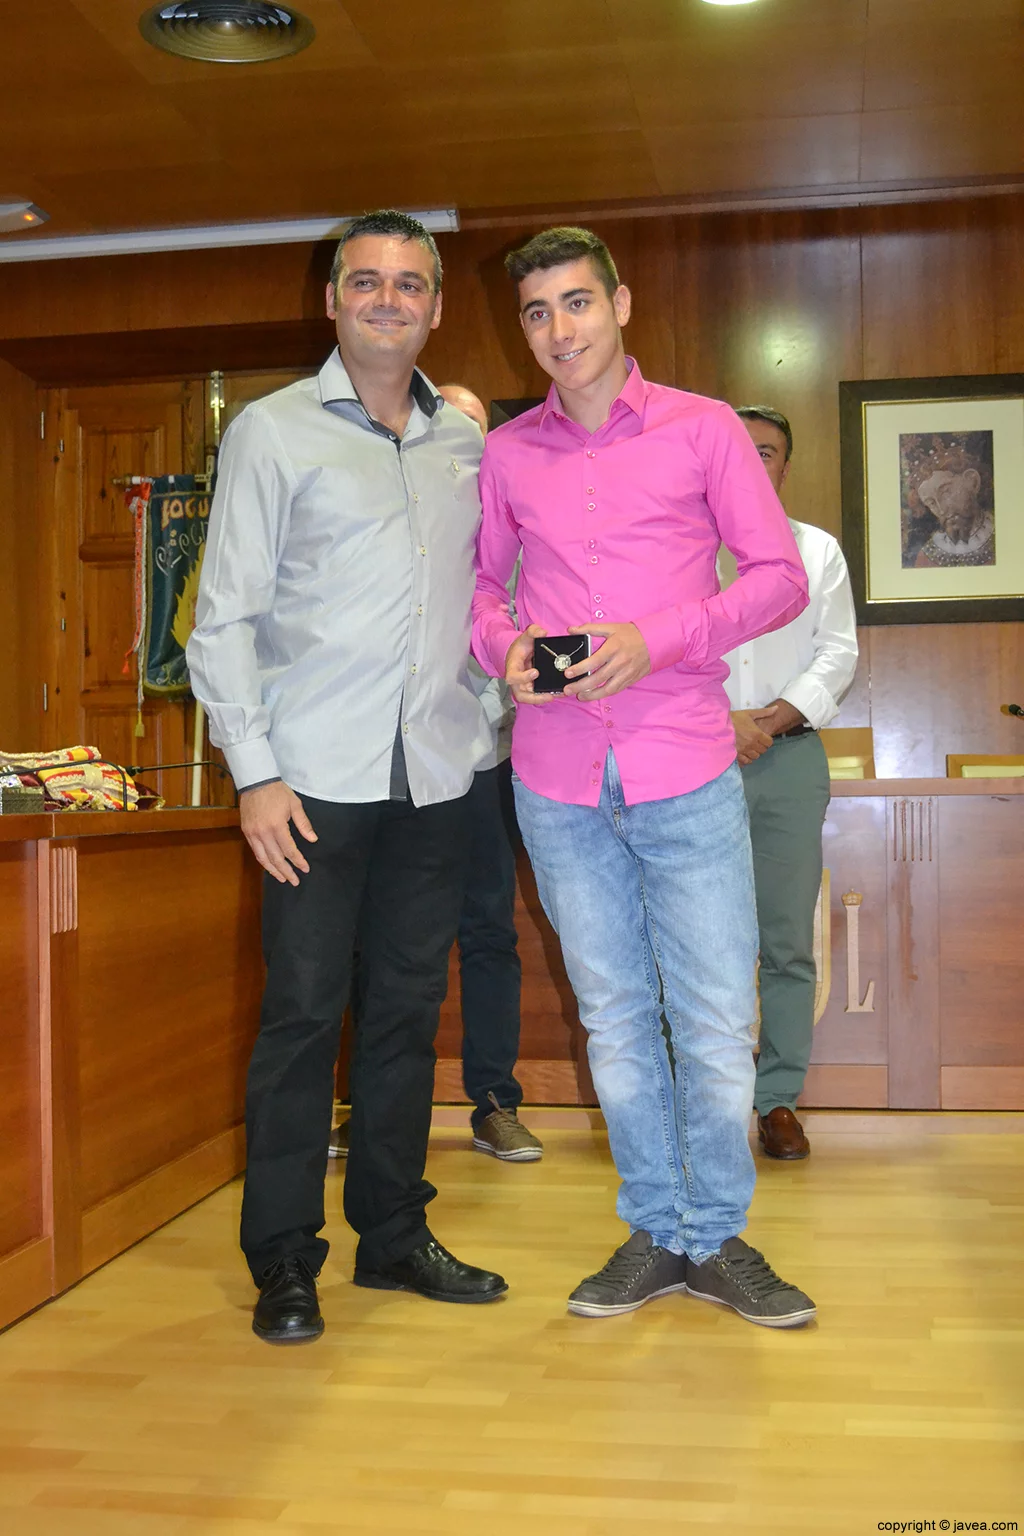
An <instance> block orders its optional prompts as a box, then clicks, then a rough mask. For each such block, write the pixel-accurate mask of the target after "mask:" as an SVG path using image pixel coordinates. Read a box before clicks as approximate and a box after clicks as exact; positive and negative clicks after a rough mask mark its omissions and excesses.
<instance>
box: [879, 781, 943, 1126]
mask: <svg viewBox="0 0 1024 1536" xmlns="http://www.w3.org/2000/svg"><path fill="white" fill-rule="evenodd" d="M886 805H887V815H888V827H887V830H886V843H887V855H888V860H889V896H888V908H889V922H888V937H889V944H888V951H889V1107H890V1109H938V1108H939V1106H940V1103H941V1087H940V1079H939V1070H940V1066H941V1037H940V1032H939V857H940V849H941V839H940V836H939V832H940V827H939V811H938V800H937V798H936V797H935V796H913V797H909V796H908V797H907V798H905V799H904V798H900V799H897V798H893V799H891V800H888V801H887V802H886Z"/></svg>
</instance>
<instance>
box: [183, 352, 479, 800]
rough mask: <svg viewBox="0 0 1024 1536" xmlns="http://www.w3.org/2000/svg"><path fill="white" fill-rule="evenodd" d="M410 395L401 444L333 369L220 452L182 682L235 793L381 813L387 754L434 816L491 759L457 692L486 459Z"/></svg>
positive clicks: (424, 401)
mask: <svg viewBox="0 0 1024 1536" xmlns="http://www.w3.org/2000/svg"><path fill="white" fill-rule="evenodd" d="M412 393H413V400H414V404H413V409H412V413H411V415H410V417H409V422H408V425H407V426H406V429H405V432H404V433H403V435H402V437H401V439H399V438H398V437H397V436H396V434H395V433H393V432H391V431H390V430H389V429H388V428H386V427H384V426H382V425H381V424H380V423H379V422H375V421H373V420H372V419H371V418H370V417H369V416H368V415H367V413H366V411H365V410H364V408H363V406H362V404H361V402H360V400H359V398H358V395H357V394H356V391H355V389H354V388H353V386H352V383H351V381H350V379H349V377H348V374H347V373H346V371H345V368H344V366H343V365H342V362H341V358H340V356H339V354H338V352H337V351H335V352H333V353H332V354H331V356H330V357H329V358H328V360H327V362H326V363H325V364H324V366H323V368H322V369H321V370H320V373H319V375H318V377H316V378H313V379H303V380H300V382H299V383H297V384H292V385H289V387H288V388H287V389H282V390H279V391H277V393H275V394H272V395H268V396H267V397H266V398H265V399H263V400H257V401H255V402H253V403H252V404H251V405H248V406H246V408H245V410H244V411H243V412H242V413H241V415H240V416H239V417H238V418H237V420H236V421H234V422H233V423H232V425H231V426H230V428H229V429H228V431H227V432H226V433H225V436H224V443H223V447H222V449H221V454H220V461H219V465H218V477H217V490H216V494H215V496H214V501H213V507H212V510H211V515H210V527H209V534H208V537H207V544H206V555H205V559H204V561H203V572H202V578H201V581H200V589H199V600H198V603H197V605H196V627H195V630H194V632H193V634H192V637H191V639H190V640H189V643H188V664H189V668H190V670H191V673H192V687H193V691H194V693H195V696H196V698H197V699H198V700H199V701H200V703H201V704H202V705H203V708H204V709H205V710H206V712H207V714H208V715H209V718H210V740H211V741H212V742H213V743H214V745H215V746H219V747H222V748H223V750H224V753H225V756H226V757H227V760H228V766H229V767H230V769H231V772H232V774H233V776H234V779H235V783H236V784H237V786H238V787H239V789H244V788H245V786H246V785H251V784H258V783H261V782H263V781H265V780H267V779H272V778H278V777H279V778H282V779H283V780H284V781H285V783H287V784H289V785H291V787H292V788H293V789H295V790H297V791H299V792H300V793H303V794H307V795H310V796H312V797H313V798H315V799H318V800H332V801H337V802H342V803H345V802H348V803H359V802H369V801H380V800H387V799H388V798H389V793H390V790H391V772H392V762H393V760H395V752H396V740H400V742H401V748H402V751H403V752H404V757H405V771H406V775H407V778H408V786H409V793H410V795H411V798H412V801H413V803H414V804H415V805H418V806H419V805H433V804H437V803H439V802H441V801H445V800H453V799H456V798H458V797H459V796H461V795H463V794H465V793H466V791H467V790H468V788H469V786H470V783H471V782H472V778H473V773H474V771H475V769H476V767H477V765H478V763H479V762H480V761H481V759H482V758H483V757H484V756H485V755H486V753H487V751H488V749H489V747H490V746H491V739H492V738H491V731H490V729H489V727H488V725H487V721H486V719H485V716H484V712H483V709H482V707H481V704H480V701H479V699H478V698H477V696H476V693H475V692H474V690H473V688H472V687H471V685H470V681H469V675H468V665H469V635H470V602H471V599H472V595H473V548H474V543H475V538H476V531H477V525H478V523H479V521H480V500H479V495H478V492H477V471H478V469H479V465H480V455H481V452H482V448H483V440H482V437H481V434H480V430H479V428H478V427H476V426H475V425H474V423H473V422H471V421H470V420H469V419H468V418H467V417H466V416H464V415H463V414H462V412H461V411H458V410H456V409H455V408H454V407H453V406H448V405H445V404H444V403H443V402H442V401H441V399H440V397H439V396H438V395H437V392H436V390H435V389H434V386H433V385H432V384H431V383H430V382H429V381H428V380H427V379H426V378H425V377H424V376H423V375H422V374H421V373H419V372H418V371H417V372H416V373H415V374H414V375H413V390H412ZM398 761H399V762H400V761H401V758H400V756H399V758H398Z"/></svg>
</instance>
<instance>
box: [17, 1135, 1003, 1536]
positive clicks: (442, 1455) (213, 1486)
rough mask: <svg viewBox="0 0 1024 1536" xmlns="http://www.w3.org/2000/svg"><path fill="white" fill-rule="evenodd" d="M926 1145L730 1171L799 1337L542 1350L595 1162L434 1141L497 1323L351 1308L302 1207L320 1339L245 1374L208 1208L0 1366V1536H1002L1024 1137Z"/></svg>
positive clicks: (568, 1330)
mask: <svg viewBox="0 0 1024 1536" xmlns="http://www.w3.org/2000/svg"><path fill="white" fill-rule="evenodd" d="M1009 1118H1010V1117H1006V1119H1004V1120H1003V1121H996V1120H994V1119H992V1117H987V1118H985V1119H984V1120H981V1121H980V1122H976V1123H975V1124H974V1125H973V1126H972V1130H981V1131H983V1132H986V1131H993V1130H995V1131H1005V1130H1006V1129H1008V1128H1010V1127H1009V1126H1008V1124H1007V1122H1008V1121H1009ZM934 1123H936V1122H933V1121H932V1120H930V1119H928V1118H925V1119H922V1120H920V1121H915V1119H914V1118H913V1117H887V1116H884V1115H879V1116H866V1115H862V1114H858V1115H856V1116H853V1117H850V1118H848V1119H845V1120H844V1119H843V1117H841V1116H827V1117H825V1116H823V1117H821V1118H820V1121H819V1122H818V1124H817V1126H816V1125H815V1118H814V1117H811V1118H810V1128H811V1131H812V1135H813V1136H814V1154H813V1156H812V1157H811V1159H810V1161H809V1162H807V1163H804V1164H796V1165H785V1164H770V1163H769V1164H766V1163H764V1162H763V1161H761V1162H760V1163H759V1167H760V1169H761V1177H760V1181H759V1186H758V1194H757V1201H756V1204H755V1207H754V1213H753V1220H752V1223H751V1228H750V1230H749V1232H748V1237H749V1238H750V1239H751V1240H752V1241H754V1242H755V1243H756V1244H757V1245H758V1246H761V1247H763V1248H764V1250H765V1251H766V1252H767V1254H768V1255H769V1257H770V1258H771V1259H772V1260H773V1261H774V1262H775V1264H776V1266H777V1268H779V1269H780V1270H781V1272H782V1273H783V1274H784V1275H786V1276H789V1277H791V1278H793V1279H794V1280H796V1281H798V1282H799V1283H800V1284H801V1285H803V1286H805V1287H806V1288H807V1289H808V1290H809V1291H810V1293H811V1294H812V1295H813V1296H814V1297H815V1299H816V1300H817V1302H818V1304H819V1307H820V1321H819V1323H818V1324H817V1325H816V1326H813V1327H811V1328H809V1329H806V1330H803V1331H800V1332H795V1333H775V1332H771V1331H769V1330H767V1329H759V1328H754V1327H751V1326H750V1325H748V1324H746V1323H744V1322H742V1321H741V1320H740V1319H738V1318H736V1317H734V1316H732V1315H731V1314H727V1313H724V1312H721V1311H719V1310H717V1309H715V1308H712V1307H710V1306H708V1305H706V1304H704V1303H701V1302H697V1301H693V1300H691V1299H689V1298H687V1297H683V1296H673V1297H666V1298H665V1299H663V1300H662V1301H659V1302H654V1303H652V1304H651V1305H650V1306H648V1307H647V1308H645V1309H644V1310H643V1311H641V1312H638V1313H635V1314H634V1315H632V1316H630V1317H624V1318H618V1319H614V1320H610V1321H605V1322H597V1321H589V1320H585V1319H581V1318H572V1317H569V1316H568V1315H567V1314H566V1312H565V1309H564V1302H565V1297H566V1294H567V1292H568V1291H569V1290H570V1289H571V1288H572V1286H573V1285H574V1284H575V1283H576V1282H577V1281H578V1280H579V1279H580V1278H581V1277H582V1276H583V1275H584V1274H586V1273H588V1272H590V1271H591V1270H593V1269H594V1268H596V1267H597V1266H599V1265H600V1264H601V1263H602V1262H603V1260H604V1259H605V1258H606V1256H607V1254H608V1252H609V1250H610V1249H611V1247H612V1246H613V1245H614V1244H615V1243H617V1242H618V1241H620V1240H621V1236H622V1232H621V1229H620V1228H619V1226H618V1224H617V1222H616V1220H615V1217H614V1215H613V1197H614V1190H615V1178H614V1174H613V1171H612V1168H611V1165H610V1162H609V1160H608V1154H607V1147H606V1144H605V1143H604V1141H603V1138H602V1137H601V1135H600V1133H598V1132H594V1131H592V1130H589V1129H577V1130H548V1131H546V1132H545V1138H546V1142H547V1157H546V1158H545V1160H544V1162H543V1163H540V1164H538V1165H534V1166H522V1167H504V1166H502V1165H499V1164H497V1163H495V1162H493V1161H491V1160H489V1159H486V1158H483V1157H480V1156H478V1155H474V1154H472V1153H471V1152H470V1151H469V1150H468V1142H467V1139H466V1133H465V1132H464V1131H462V1130H455V1129H442V1130H441V1131H439V1132H436V1133H435V1140H434V1144H433V1151H432V1157H431V1170H430V1171H431V1175H432V1177H433V1178H434V1180H435V1182H436V1183H437V1184H438V1185H439V1187H440V1188H441V1190H442V1195H441V1197H440V1198H439V1199H438V1201H437V1202H436V1205H435V1207H434V1211H433V1213H432V1216H433V1221H434V1225H435V1227H436V1231H437V1233H438V1235H439V1236H440V1237H441V1238H442V1240H443V1241H444V1242H445V1243H446V1244H448V1245H449V1246H450V1247H452V1248H453V1249H454V1250H455V1251H456V1252H457V1253H458V1254H460V1255H462V1256H464V1257H466V1258H468V1259H472V1260H477V1261H480V1262H485V1263H487V1264H491V1265H494V1266H496V1267H499V1268H501V1269H502V1270H503V1271H504V1272H505V1274H506V1275H507V1276H508V1278H509V1279H510V1281H511V1283H512V1291H511V1294H510V1295H509V1297H508V1298H507V1299H506V1300H504V1301H503V1302H499V1303H498V1304H496V1305H494V1306H490V1307H481V1308H464V1307H451V1306H439V1305H437V1304H434V1303H430V1302H426V1301H422V1300H420V1299H419V1298H417V1297H411V1296H402V1295H387V1294H383V1293H379V1292H372V1291H360V1290H356V1289H355V1288H354V1287H353V1286H352V1285H351V1284H350V1283H349V1280H350V1272H351V1255H352V1251H353V1239H352V1237H351V1236H350V1234H349V1233H348V1231H347V1229H346V1228H345V1226H344V1223H343V1221H342V1218H341V1181H340V1179H339V1178H338V1177H337V1175H336V1174H333V1173H332V1175H331V1176H330V1179H329V1190H328V1196H329V1211H330V1213H331V1221H330V1230H331V1232H332V1234H333V1237H334V1240H335V1247H334V1249H333V1252H332V1255H331V1258H330V1259H329V1260H328V1266H327V1268H326V1270H325V1274H324V1282H325V1283H324V1287H323V1305H324V1312H325V1315H326V1318H327V1326H328V1332H327V1334H326V1336H325V1338H324V1339H323V1340H322V1341H320V1342H319V1343H317V1344H314V1345H311V1346H307V1347H303V1348H293V1349H277V1350H275V1349H271V1348H269V1347H268V1346H266V1345H264V1344H261V1343H259V1342H258V1341H257V1340H256V1339H255V1338H254V1337H253V1335H252V1334H251V1332H250V1331H249V1307H250V1305H251V1300H252V1292H251V1290H250V1287H249V1285H248V1280H247V1277H246V1275H245V1273H244V1271H243V1268H242V1264H241V1260H240V1259H239V1257H238V1256H237V1255H236V1252H235V1248H234V1233H235V1224H236V1216H237V1210H238V1202H239V1193H240V1191H239V1187H238V1185H237V1184H236V1185H232V1186H230V1187H229V1188H227V1189H225V1190H222V1191H220V1192H219V1193H218V1194H216V1195H214V1196H212V1197H211V1198H210V1199H209V1200H207V1201H205V1202H204V1203H203V1204H202V1205H201V1206H198V1207H196V1209H194V1210H192V1211H190V1212H188V1213H187V1214H186V1215H184V1216H183V1217H181V1218H179V1220H177V1221H176V1222H174V1223H172V1224H171V1225H170V1226H168V1227H166V1228H164V1229H163V1230H162V1231H161V1232H158V1233H157V1234H155V1235H154V1236H153V1237H151V1238H150V1239H148V1240H147V1241H146V1242H144V1243H142V1244H140V1245H139V1246H138V1247H137V1248H135V1249H134V1250H133V1251H132V1252H130V1253H128V1254H125V1255H123V1256H122V1257H121V1258H120V1259H116V1260H115V1261H114V1262H113V1263H112V1264H110V1265H108V1266H107V1267H106V1268H105V1269H104V1270H102V1271H100V1272H99V1273H98V1274H96V1275H94V1276H93V1277H92V1278H91V1279H89V1280H86V1281H85V1282H84V1283H83V1284H82V1285H80V1286H79V1287H78V1288H77V1289H76V1290H75V1291H73V1292H71V1293H70V1294H68V1295H67V1296H65V1297H64V1298H62V1299H60V1300H58V1301H57V1302H55V1303H53V1304H52V1305H51V1306H49V1307H46V1308H44V1309H43V1310H42V1311H40V1312H38V1313H36V1314H35V1315H34V1316H33V1317H31V1318H28V1319H26V1320H25V1321H24V1322H22V1323H20V1324H18V1325H17V1326H16V1327H14V1328H13V1329H11V1330H10V1331H9V1332H8V1333H6V1334H5V1335H4V1336H3V1337H0V1531H2V1532H3V1533H4V1536H79V1533H88V1536H94V1533H95V1536H172V1533H173V1536H179V1533H180V1536H196V1533H200V1532H203V1533H210V1536H233V1533H238V1536H242V1533H247V1536H260V1533H262V1536H285V1533H296V1536H298V1533H301V1536H316V1533H318V1532H343V1533H345V1536H371V1533H372V1536H398V1533H403V1536H404V1533H420V1532H442V1533H444V1536H476V1533H486V1536H511V1533H512V1532H516V1533H526V1532H529V1533H530V1536H613V1533H614V1536H668V1533H670V1532H671V1533H673V1536H679V1533H681V1532H689V1531H698V1532H699V1531H703V1530H711V1529H715V1530H719V1531H727V1532H730V1533H733V1532H735V1533H747V1532H749V1533H751V1536H791V1533H794V1532H798V1533H803V1532H806V1533H815V1536H816V1533H819V1532H833V1531H838V1532H849V1533H864V1536H868V1533H871V1532H874V1531H876V1530H877V1529H878V1523H879V1522H880V1521H885V1520H897V1521H900V1520H924V1519H934V1520H936V1522H937V1521H939V1520H940V1519H943V1518H946V1519H949V1520H951V1521H952V1520H957V1519H961V1520H963V1519H966V1520H972V1519H973V1520H978V1521H982V1520H985V1521H988V1522H989V1528H990V1529H991V1528H992V1526H991V1523H992V1521H994V1520H996V1519H1011V1520H1012V1519H1017V1520H1018V1521H1019V1522H1020V1527H1021V1529H1022V1530H1024V1477H1022V1470H1021V1456H1020V1451H1021V1444H1020V1442H1021V1440H1022V1438H1024V1411H1022V1397H1021V1382H1022V1379H1024V1310H1022V1286H1021V1280H1020V1271H1021V1261H1022V1254H1021V1233H1022V1227H1024V1223H1022V1219H1021V1218H1022V1214H1024V1134H1020V1130H1021V1117H1014V1121H1013V1125H1012V1128H1013V1129H1014V1130H1016V1131H1017V1132H1018V1133H1017V1134H987V1133H986V1134H976V1133H972V1134H952V1135H951V1134H931V1133H930V1129H929V1128H930V1127H931V1126H932V1125H933V1124H934ZM943 1124H944V1126H945V1128H946V1129H948V1128H949V1124H950V1122H949V1121H948V1120H947V1121H945V1122H943ZM955 1124H957V1125H965V1126H971V1122H970V1121H969V1119H968V1117H959V1118H958V1120H957V1121H956V1122H955ZM911 1528H912V1527H911ZM936 1528H937V1527H936ZM951 1529H952V1527H951Z"/></svg>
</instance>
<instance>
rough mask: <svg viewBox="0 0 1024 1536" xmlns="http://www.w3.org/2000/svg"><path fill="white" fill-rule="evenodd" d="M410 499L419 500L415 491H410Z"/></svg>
mask: <svg viewBox="0 0 1024 1536" xmlns="http://www.w3.org/2000/svg"><path fill="white" fill-rule="evenodd" d="M412 499H413V501H419V497H418V496H417V494H416V492H415V491H413V493H412Z"/></svg>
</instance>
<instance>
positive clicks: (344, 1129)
mask: <svg viewBox="0 0 1024 1536" xmlns="http://www.w3.org/2000/svg"><path fill="white" fill-rule="evenodd" d="M348 1127H349V1122H348V1121H347V1120H343V1121H342V1122H341V1124H340V1125H336V1126H335V1127H334V1130H333V1131H332V1132H331V1139H330V1141H329V1142H328V1143H327V1156H328V1157H348Z"/></svg>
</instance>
